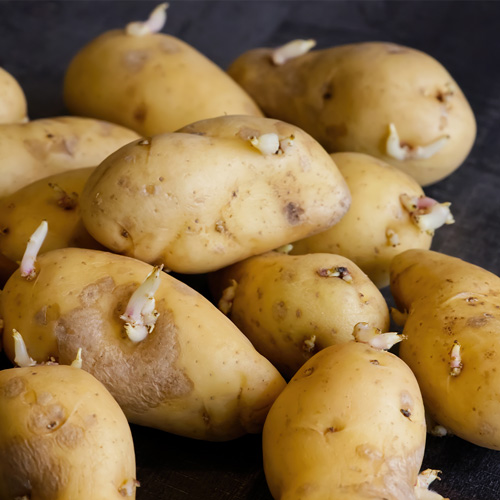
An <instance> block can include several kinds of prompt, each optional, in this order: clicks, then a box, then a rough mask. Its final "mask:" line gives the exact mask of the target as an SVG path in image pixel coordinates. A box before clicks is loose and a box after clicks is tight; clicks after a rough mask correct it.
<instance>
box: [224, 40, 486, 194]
mask: <svg viewBox="0 0 500 500" xmlns="http://www.w3.org/2000/svg"><path fill="white" fill-rule="evenodd" d="M272 51H273V49H255V50H251V51H248V52H246V53H244V54H242V55H241V56H240V57H239V58H238V59H236V61H234V62H233V63H232V65H231V66H230V67H229V69H228V72H229V74H230V75H231V76H232V77H233V78H234V79H235V80H236V81H237V82H238V83H239V84H240V85H241V86H242V87H243V88H244V89H245V90H247V92H248V93H249V94H250V95H251V96H252V97H253V98H254V99H255V100H256V102H257V104H258V105H259V106H260V107H261V109H262V110H263V111H264V113H265V114H266V116H272V117H274V118H279V119H281V120H284V121H287V122H290V123H295V124H296V125H298V126H299V127H301V128H302V129H304V130H305V131H306V132H309V133H310V134H311V135H312V136H313V137H315V138H316V139H317V140H318V141H319V142H320V143H321V144H322V145H323V146H324V147H325V148H326V149H327V151H329V152H330V153H335V152H342V151H352V152H359V153H365V154H369V155H371V156H375V157H378V158H380V159H382V160H384V161H386V162H388V163H390V164H392V165H394V166H396V167H398V168H400V169H401V170H403V171H404V172H406V173H408V174H409V175H411V176H412V177H414V178H415V179H416V180H417V181H418V183H419V184H421V185H422V186H426V185H428V184H432V183H435V182H437V181H439V180H440V179H443V178H444V177H446V176H448V175H449V174H451V173H452V172H453V171H454V170H455V169H456V168H458V167H459V166H460V165H461V164H462V162H463V161H464V160H465V158H466V156H467V155H468V153H469V151H470V149H471V148H472V144H473V142H474V139H475V136H476V121H475V118H474V114H473V112H472V110H471V108H470V105H469V103H468V102H467V99H466V98H465V96H464V94H463V93H462V91H461V90H460V88H459V86H458V84H457V83H456V82H455V81H454V80H453V78H452V77H451V75H450V74H449V73H448V71H446V69H445V68H444V67H443V66H442V65H441V64H440V63H439V62H438V61H436V60H435V59H434V58H432V57H431V56H429V55H427V54H425V53H423V52H420V51H418V50H415V49H411V48H408V47H403V46H400V45H395V44H392V43H384V42H366V43H356V44H350V45H342V46H338V47H332V48H328V49H323V50H314V51H311V52H308V53H306V54H304V55H302V56H299V57H296V58H294V59H291V60H289V61H287V62H286V63H285V64H283V65H281V66H276V65H273V64H272V63H271V62H270V61H271V60H270V57H271V54H272ZM394 82H397V85H395V84H394ZM390 123H394V124H395V126H396V128H397V130H398V133H399V137H400V140H401V142H402V143H403V144H407V145H409V146H410V147H416V146H425V145H428V144H430V143H432V142H434V141H435V140H436V139H439V138H441V137H444V136H449V137H450V139H449V140H448V142H447V143H446V145H445V146H444V147H443V148H442V149H441V150H440V151H439V152H438V153H436V154H434V155H433V156H431V157H430V158H428V159H407V160H396V159H394V158H392V157H390V156H388V155H387V153H386V147H385V143H386V140H387V137H388V133H389V129H388V127H389V124H390Z"/></svg>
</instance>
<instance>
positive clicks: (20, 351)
mask: <svg viewBox="0 0 500 500" xmlns="http://www.w3.org/2000/svg"><path fill="white" fill-rule="evenodd" d="M12 336H13V337H14V353H15V356H14V363H15V364H16V365H17V366H20V367H27V366H35V365H36V361H35V360H34V359H33V358H31V357H30V355H29V354H28V349H26V344H25V343H24V339H23V337H22V335H21V334H20V333H19V332H18V331H17V330H16V329H15V328H14V329H12Z"/></svg>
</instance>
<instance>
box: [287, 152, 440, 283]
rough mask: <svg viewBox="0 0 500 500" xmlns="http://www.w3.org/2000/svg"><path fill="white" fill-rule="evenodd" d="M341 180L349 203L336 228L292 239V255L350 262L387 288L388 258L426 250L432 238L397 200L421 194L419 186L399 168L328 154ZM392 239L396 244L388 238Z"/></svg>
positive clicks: (362, 157) (361, 157)
mask: <svg viewBox="0 0 500 500" xmlns="http://www.w3.org/2000/svg"><path fill="white" fill-rule="evenodd" d="M331 156H332V158H333V160H334V162H335V164H336V165H337V167H338V168H339V170H340V172H341V173H342V175H343V176H344V179H345V180H346V182H347V185H348V187H349V191H350V193H351V197H352V201H351V206H350V208H349V211H348V212H347V214H346V215H345V216H344V217H343V218H342V220H341V221H339V223H338V224H335V226H333V227H331V228H330V229H327V230H326V231H323V232H321V233H319V234H316V235H314V236H310V237H309V238H306V239H303V240H300V241H297V242H295V243H294V245H293V249H292V251H291V253H292V254H305V253H311V252H330V253H334V254H339V255H344V256H345V257H347V258H348V259H350V260H352V261H353V262H355V263H356V264H357V265H358V266H359V267H360V268H361V269H362V270H363V271H364V272H365V273H366V274H367V275H368V277H369V278H370V279H371V280H372V281H373V282H374V283H375V284H376V285H377V286H378V287H379V288H383V287H385V286H387V285H389V281H390V279H389V267H390V264H391V260H392V259H393V257H394V256H395V255H397V254H399V253H401V252H403V251H405V250H408V249H410V248H423V249H429V248H430V246H431V243H432V235H430V234H429V233H427V232H426V231H422V230H421V229H420V228H419V227H418V226H417V225H416V224H415V223H414V222H413V221H412V219H411V217H410V213H409V212H408V210H406V209H405V208H404V206H403V205H402V204H401V200H400V196H401V195H402V194H407V195H408V196H410V197H413V196H416V197H420V196H424V192H423V190H422V188H421V187H420V185H419V184H418V183H417V182H416V181H415V180H414V179H413V178H412V177H410V176H409V175H407V174H405V173H404V172H402V171H401V170H399V169H397V168H396V167H393V166H392V165H389V164H388V163H386V162H384V161H381V160H379V159H377V158H374V157H373V156H369V155H365V154H362V153H335V154H332V155H331ZM389 230H390V231H393V232H394V233H396V235H397V239H398V244H397V245H394V244H393V243H391V241H390V240H389V238H388V231H389Z"/></svg>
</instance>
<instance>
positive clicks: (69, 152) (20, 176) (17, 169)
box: [0, 116, 138, 198]
mask: <svg viewBox="0 0 500 500" xmlns="http://www.w3.org/2000/svg"><path fill="white" fill-rule="evenodd" d="M0 136H1V137H2V141H1V142H0V169H1V171H2V177H1V178H0V198H2V197H4V196H7V195H9V194H11V193H13V192H15V191H17V190H18V189H20V188H22V187H23V186H25V185H27V184H31V183H32V182H34V181H36V180H38V179H41V178H43V177H48V176H49V175H53V174H56V173H58V172H63V171H65V170H71V169H75V168H81V167H93V166H95V165H98V164H99V163H100V162H101V161H102V160H104V158H106V156H108V155H109V154H111V153H112V152H113V151H115V150H117V149H118V148H120V147H121V146H123V145H125V144H127V143H129V142H131V141H134V140H136V139H138V135H137V134H136V133H135V132H132V131H131V130H128V129H126V128H124V127H120V126H119V125H114V124H111V123H107V122H103V121H100V120H93V119H91V118H79V117H72V116H63V117H57V118H44V119H40V120H33V121H31V122H28V123H23V124H9V125H0Z"/></svg>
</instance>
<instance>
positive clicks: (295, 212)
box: [284, 202, 304, 226]
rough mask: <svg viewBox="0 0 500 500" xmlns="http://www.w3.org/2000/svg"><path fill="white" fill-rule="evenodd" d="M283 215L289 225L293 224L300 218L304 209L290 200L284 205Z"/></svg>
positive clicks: (297, 222)
mask: <svg viewBox="0 0 500 500" xmlns="http://www.w3.org/2000/svg"><path fill="white" fill-rule="evenodd" d="M284 211H285V216H286V218H287V221H288V223H289V224H290V225H292V226H295V225H297V224H299V223H300V222H301V220H302V216H303V214H304V209H303V208H302V207H300V206H299V205H297V204H296V203H293V202H290V203H287V204H286V205H285V208H284Z"/></svg>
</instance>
